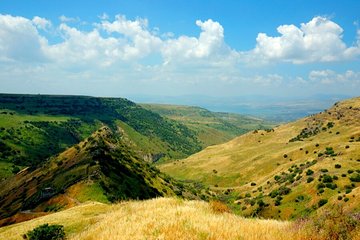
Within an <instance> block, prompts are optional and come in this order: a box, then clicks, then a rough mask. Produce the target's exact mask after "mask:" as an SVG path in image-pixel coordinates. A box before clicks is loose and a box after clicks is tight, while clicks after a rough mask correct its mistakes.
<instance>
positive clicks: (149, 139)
mask: <svg viewBox="0 0 360 240" xmlns="http://www.w3.org/2000/svg"><path fill="white" fill-rule="evenodd" d="M103 125H107V126H109V127H110V128H111V129H113V130H114V133H115V134H118V135H119V136H122V137H123V138H124V141H125V140H126V141H127V142H128V144H129V145H130V146H131V147H132V148H133V149H134V150H135V151H136V152H137V153H138V154H139V155H140V156H142V157H143V158H144V159H146V160H149V161H153V160H157V159H159V158H182V157H185V156H188V155H190V154H192V153H195V152H196V151H199V150H200V149H201V145H200V143H199V142H198V140H197V138H196V135H195V133H194V132H193V131H192V130H190V129H189V128H187V127H186V126H185V125H183V124H180V123H178V122H176V121H173V120H170V119H167V118H163V117H161V116H160V115H158V114H157V113H154V112H151V111H149V110H146V109H144V108H142V107H141V106H139V105H137V104H135V103H133V102H131V101H129V100H126V99H122V98H95V97H87V96H55V95H16V94H0V150H1V151H0V174H1V175H0V179H2V178H5V177H8V176H11V175H12V174H13V173H16V172H17V171H18V170H19V168H20V169H21V168H22V167H25V166H37V165H39V164H40V163H43V162H44V161H46V159H47V158H48V157H50V156H52V155H53V154H56V153H59V152H61V151H63V150H65V149H66V148H67V147H69V146H72V145H74V144H76V143H78V142H80V141H81V140H84V139H85V138H86V137H88V136H90V135H91V133H93V132H94V131H96V130H97V129H98V128H99V127H101V126H103ZM159 126H161V127H159Z"/></svg>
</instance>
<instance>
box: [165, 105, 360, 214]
mask: <svg viewBox="0 0 360 240" xmlns="http://www.w3.org/2000/svg"><path fill="white" fill-rule="evenodd" d="M359 119H360V98H354V99H350V100H346V101H343V102H340V103H336V104H335V105H334V106H333V107H332V108H330V109H329V110H326V111H324V112H321V113H319V114H315V115H312V116H309V117H307V118H304V119H300V120H298V121H296V122H293V123H289V124H284V125H281V126H279V127H275V128H274V129H271V130H260V131H252V132H250V133H247V134H245V135H242V136H240V137H238V138H235V139H234V140H232V141H230V142H227V143H224V144H220V145H216V146H211V147H208V148H206V149H205V150H203V151H201V152H199V153H196V154H194V155H192V156H190V157H189V158H187V159H184V160H181V161H174V162H171V163H166V164H163V165H160V166H159V167H160V169H161V170H162V171H164V172H166V173H168V174H170V175H171V176H173V177H176V178H178V179H192V180H197V181H201V182H204V183H206V184H209V185H211V186H212V189H213V190H214V191H217V192H218V193H219V195H222V196H220V197H219V198H220V199H222V200H223V201H225V202H227V203H229V204H230V205H232V207H233V208H234V209H235V210H236V211H237V212H239V213H240V214H243V215H246V216H256V215H258V216H263V217H270V218H280V219H291V218H298V217H302V216H307V215H311V214H312V213H314V212H316V211H317V210H318V209H321V208H332V206H333V205H334V204H335V205H340V206H343V207H344V208H345V210H347V211H351V212H358V211H360V204H359V202H360V188H359V186H360V185H359V184H360V121H359Z"/></svg>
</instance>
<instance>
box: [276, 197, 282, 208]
mask: <svg viewBox="0 0 360 240" xmlns="http://www.w3.org/2000/svg"><path fill="white" fill-rule="evenodd" d="M281 200H282V197H281V196H278V197H277V198H276V199H275V206H280V204H281Z"/></svg>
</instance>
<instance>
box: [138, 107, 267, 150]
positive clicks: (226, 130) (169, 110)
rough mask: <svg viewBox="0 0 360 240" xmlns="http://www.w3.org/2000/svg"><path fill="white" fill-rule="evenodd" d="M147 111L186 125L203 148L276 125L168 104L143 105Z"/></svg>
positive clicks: (242, 116)
mask: <svg viewBox="0 0 360 240" xmlns="http://www.w3.org/2000/svg"><path fill="white" fill-rule="evenodd" d="M141 106H143V107H144V108H146V109H149V110H151V111H153V112H156V113H158V114H160V115H161V116H163V117H167V118H170V119H172V120H175V121H177V122H180V123H182V124H184V125H186V126H187V127H188V128H190V129H191V130H193V131H194V132H195V133H196V135H197V137H198V139H199V141H200V142H201V144H202V146H203V147H207V146H210V145H214V144H219V143H224V142H226V141H229V140H231V139H233V138H234V137H237V136H239V135H241V134H244V133H246V132H249V131H252V130H255V129H268V128H272V127H273V126H274V123H270V122H267V121H264V120H262V119H259V118H255V117H251V116H244V115H239V114H235V113H221V112H211V111H209V110H206V109H204V108H200V107H192V106H180V105H166V104H141Z"/></svg>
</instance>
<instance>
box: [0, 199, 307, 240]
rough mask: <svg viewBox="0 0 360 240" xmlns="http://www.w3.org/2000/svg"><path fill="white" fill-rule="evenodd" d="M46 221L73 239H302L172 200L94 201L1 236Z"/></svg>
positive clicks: (284, 226) (1, 232)
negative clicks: (58, 226) (113, 203)
mask: <svg viewBox="0 0 360 240" xmlns="http://www.w3.org/2000/svg"><path fill="white" fill-rule="evenodd" d="M44 223H51V224H62V225H64V226H65V231H66V234H67V236H68V237H69V239H87V240H90V239H109V240H111V239H124V240H125V239H249V240H250V239H279V240H281V239H301V238H300V237H298V236H297V235H296V232H294V231H292V228H291V224H290V223H288V222H279V221H275V220H255V219H244V218H241V217H238V216H235V215H232V214H228V213H223V214H221V213H215V212H213V211H212V210H211V208H210V206H209V204H208V203H206V202H200V201H184V200H179V199H172V198H158V199H152V200H147V201H135V202H122V203H119V204H116V205H107V204H100V203H93V202H89V203H85V204H84V205H80V206H77V207H74V208H71V209H68V210H66V211H62V212H58V213H54V214H51V215H48V216H44V217H40V218H37V219H34V220H30V221H27V222H23V223H19V224H15V225H11V226H7V227H3V228H0V238H1V239H8V240H11V239H21V235H22V234H24V233H26V232H27V231H29V230H31V229H33V228H34V227H36V226H38V225H41V224H44ZM135 223H136V224H135Z"/></svg>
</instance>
